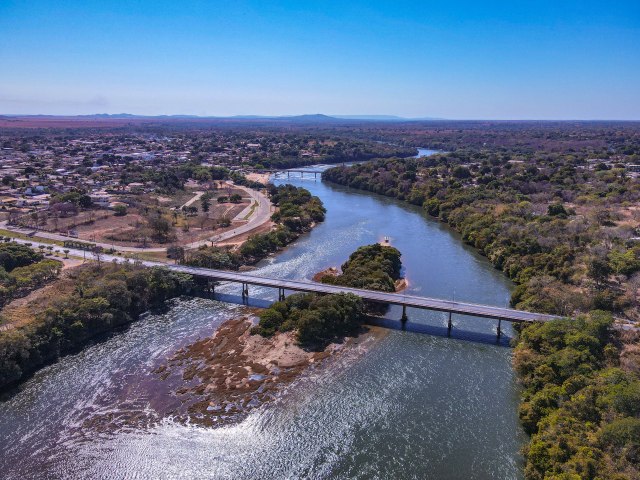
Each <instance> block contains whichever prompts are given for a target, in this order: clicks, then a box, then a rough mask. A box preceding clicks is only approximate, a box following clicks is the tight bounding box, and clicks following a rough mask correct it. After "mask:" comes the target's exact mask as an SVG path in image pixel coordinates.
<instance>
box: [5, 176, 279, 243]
mask: <svg viewBox="0 0 640 480" xmlns="http://www.w3.org/2000/svg"><path fill="white" fill-rule="evenodd" d="M234 187H235V188H238V189H241V190H244V191H245V192H246V193H247V195H249V196H250V197H251V200H252V201H251V204H250V206H249V207H248V208H247V209H245V210H246V211H245V210H243V211H242V212H241V213H240V215H242V218H241V219H240V220H238V221H246V223H245V224H243V225H238V226H237V227H235V228H233V229H231V230H228V231H226V232H223V233H219V234H217V235H212V236H211V237H209V238H207V239H204V240H198V241H195V242H191V243H187V244H186V245H184V248H186V249H194V248H198V247H200V246H202V245H210V244H211V243H212V242H213V244H214V245H217V244H237V243H240V241H239V240H238V239H236V237H238V238H239V239H243V240H242V241H244V240H246V238H248V235H247V233H250V232H252V231H253V230H256V229H259V228H261V227H264V225H265V224H268V223H269V222H270V221H271V214H272V213H273V210H274V209H273V205H272V204H271V201H270V200H269V198H268V197H267V196H266V195H265V194H263V193H262V192H259V191H257V190H253V189H250V188H247V187H243V186H240V185H234ZM203 194H204V192H196V195H195V196H194V197H192V198H191V199H190V200H188V201H187V202H186V203H185V205H187V206H188V205H190V204H192V203H193V202H195V201H197V200H198V199H199V198H201V197H202V195H203ZM240 215H238V216H237V217H236V219H238V217H240ZM234 220H235V219H234ZM0 229H2V230H5V231H6V232H7V234H11V236H13V234H15V235H16V237H17V238H21V239H24V240H28V241H29V242H31V241H35V240H37V241H40V242H43V243H55V244H58V245H62V242H65V241H69V240H78V239H76V238H73V237H69V236H66V235H61V234H57V233H50V232H44V231H35V233H34V230H33V229H28V228H22V227H16V226H12V225H8V224H7V221H6V220H5V221H2V222H0ZM261 231H264V228H262V229H261ZM87 243H92V244H94V245H96V246H98V247H102V248H104V249H106V250H109V249H112V248H113V249H115V250H118V251H120V252H129V253H163V252H166V251H167V247H148V248H143V247H130V246H124V245H117V244H114V243H104V242H87Z"/></svg>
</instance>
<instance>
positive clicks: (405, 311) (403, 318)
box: [400, 305, 409, 325]
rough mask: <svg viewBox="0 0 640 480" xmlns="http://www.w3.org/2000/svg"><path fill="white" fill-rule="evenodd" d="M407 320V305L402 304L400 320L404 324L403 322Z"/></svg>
mask: <svg viewBox="0 0 640 480" xmlns="http://www.w3.org/2000/svg"><path fill="white" fill-rule="evenodd" d="M408 320H409V317H407V306H406V305H402V318H400V321H401V322H402V324H403V325H404V324H405V323H407V321H408Z"/></svg>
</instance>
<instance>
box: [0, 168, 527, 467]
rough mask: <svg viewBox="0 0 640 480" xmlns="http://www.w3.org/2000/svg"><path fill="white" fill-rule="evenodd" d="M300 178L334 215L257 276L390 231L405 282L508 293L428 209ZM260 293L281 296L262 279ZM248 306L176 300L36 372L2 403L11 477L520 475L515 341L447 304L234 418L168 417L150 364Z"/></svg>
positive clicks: (440, 290) (334, 255)
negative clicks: (223, 422) (450, 316)
mask: <svg viewBox="0 0 640 480" xmlns="http://www.w3.org/2000/svg"><path fill="white" fill-rule="evenodd" d="M289 182H290V183H294V184H297V185H303V186H305V187H306V188H308V189H310V190H311V191H312V192H313V193H314V194H316V195H319V196H320V197H321V198H322V199H323V201H324V202H325V205H326V206H327V208H328V214H327V219H326V221H325V222H324V223H323V224H321V225H319V226H318V227H317V228H316V229H315V230H314V231H313V232H311V233H310V234H309V235H305V236H304V237H302V238H301V239H299V240H298V241H297V242H296V244H295V245H293V246H292V247H291V248H289V249H288V250H287V251H285V252H283V253H282V254H280V255H278V256H276V257H273V258H271V259H269V260H268V261H266V262H264V265H262V266H261V267H260V269H259V271H260V273H264V274H265V275H271V276H279V277H287V278H310V277H311V276H312V275H313V274H314V273H315V272H317V271H319V270H321V269H323V268H325V267H328V266H333V265H339V264H340V263H341V262H342V261H344V259H345V258H346V255H347V254H348V253H350V252H351V251H352V250H354V249H355V248H356V247H357V246H359V245H362V244H365V243H371V242H374V241H377V240H380V239H381V238H383V237H384V236H389V237H390V238H391V241H392V244H394V245H395V246H396V247H398V248H399V249H400V250H401V251H402V253H403V262H404V264H405V267H406V268H405V270H406V271H405V274H406V276H407V278H408V279H409V282H410V287H409V290H408V293H412V294H418V295H429V296H441V297H445V298H456V299H461V300H469V301H475V302H482V303H488V304H494V305H501V306H504V305H506V304H507V303H508V298H509V289H510V288H511V286H510V284H509V283H508V281H507V280H506V279H505V278H504V277H503V276H502V275H501V274H500V273H499V272H497V271H496V270H494V269H493V268H492V267H491V266H490V265H489V264H488V263H487V262H486V261H485V260H484V259H482V258H481V257H479V256H477V255H476V254H475V253H474V252H473V251H471V250H469V249H467V248H465V247H464V246H463V245H461V243H460V241H459V239H458V238H457V237H456V236H455V235H454V234H452V233H451V232H450V231H449V230H448V229H447V228H445V227H444V226H442V225H440V224H439V223H437V222H435V221H432V220H430V219H427V218H425V217H424V216H423V215H422V212H421V211H420V210H419V209H414V208H411V207H407V206H406V205H403V204H400V203H399V202H396V201H393V200H390V199H386V198H382V197H378V196H372V195H369V194H365V193H361V192H356V191H353V190H348V189H345V188H342V187H335V186H331V185H327V184H324V183H322V182H321V181H319V180H317V181H314V180H313V179H312V178H309V179H306V178H305V179H303V180H300V179H294V178H291V179H290V180H289ZM225 292H226V293H227V294H228V295H239V293H240V289H239V287H238V286H228V287H225ZM250 294H251V296H252V298H274V297H275V296H276V292H273V291H269V290H265V289H259V288H255V287H250ZM241 309H242V307H240V306H238V305H234V304H231V303H222V302H216V301H210V300H204V299H192V300H187V301H179V302H175V304H174V306H173V308H171V309H170V310H169V312H168V313H166V314H164V315H148V316H147V317H145V318H144V319H143V320H141V321H139V322H137V323H135V324H133V325H131V326H130V327H129V328H127V329H125V330H123V331H122V332H117V333H115V334H113V335H111V336H110V337H109V338H107V339H105V340H103V341H102V342H100V343H97V344H95V345H93V346H91V347H89V348H87V349H85V350H83V351H82V352H80V353H78V354H76V355H71V356H68V357H65V358H64V359H62V360H61V361H60V362H59V363H57V364H55V365H52V366H50V367H47V368H45V369H43V370H41V371H40V372H38V373H37V374H36V375H35V376H34V377H33V378H32V379H31V380H29V381H28V382H26V383H25V384H24V385H23V386H22V387H21V388H20V390H19V391H18V392H16V393H15V395H14V396H13V397H12V398H10V399H9V400H7V401H5V402H3V403H1V404H0V434H1V435H0V454H1V455H0V472H2V477H3V478H15V479H18V478H109V479H110V478H113V479H116V478H118V479H119V478H149V479H156V478H167V479H168V478H229V479H244V478H247V479H269V478H274V479H275V478H363V479H364V478H367V479H369V478H381V479H387V478H416V479H422V478H434V479H448V478H451V479H457V478H464V479H466V478H476V479H484V478H496V479H508V478H520V477H521V475H520V473H519V471H520V464H519V462H520V457H519V455H518V450H519V448H520V447H521V445H522V443H523V441H524V437H523V433H522V431H521V429H520V427H519V425H518V420H517V415H516V408H517V394H518V392H517V388H516V385H515V382H514V375H513V372H512V370H511V367H510V359H511V353H512V352H511V350H510V349H509V348H508V347H507V346H506V344H507V342H508V340H507V339H505V340H503V341H502V342H500V344H497V343H496V342H495V323H493V322H491V321H488V320H483V319H472V318H455V317H454V324H455V328H454V330H453V332H452V338H447V337H446V336H442V335H443V334H445V333H446V329H445V328H444V327H446V323H447V319H446V316H445V314H442V313H434V312H422V311H413V310H409V317H410V323H409V326H410V328H409V329H408V330H412V329H417V328H416V326H421V329H424V330H428V331H430V332H432V333H435V334H436V335H424V334H418V333H413V332H411V331H399V330H391V331H390V333H389V335H387V336H386V337H385V338H383V339H382V340H381V341H380V342H378V343H376V344H374V346H373V347H371V349H370V350H369V351H367V352H366V354H363V355H356V354H355V353H354V354H353V355H346V356H344V357H340V358H338V359H337V360H335V361H334V362H332V363H331V364H330V365H329V366H328V367H327V368H324V369H319V370H316V371H313V372H311V373H310V374H309V375H307V376H306V377H304V378H303V379H301V380H300V381H299V382H297V383H296V384H294V385H293V386H292V387H290V388H289V389H288V390H287V391H286V392H285V394H284V395H282V396H281V397H280V398H279V399H278V400H277V401H276V402H274V403H272V404H269V405H266V406H263V407H261V408H259V409H257V410H254V411H253V412H252V413H251V414H250V415H249V417H248V418H247V419H246V420H244V421H242V422H241V423H240V424H237V425H234V426H230V427H222V428H213V429H205V428H201V427H190V426H184V425H180V424H177V423H174V422H172V421H171V419H170V418H166V416H165V415H164V414H163V412H165V411H167V410H168V409H170V407H171V403H172V402H173V401H174V400H173V399H172V398H170V397H168V396H167V395H165V393H166V392H167V391H169V386H167V385H165V384H163V383H162V382H159V381H158V379H157V377H156V376H155V375H153V374H151V372H152V370H153V369H154V368H156V367H157V366H158V365H159V364H161V363H162V362H163V360H164V359H166V358H167V357H168V356H169V355H170V354H171V353H172V352H174V351H175V350H176V349H178V348H180V347H181V346H183V345H186V344H188V343H190V342H192V341H193V340H195V339H197V338H200V337H203V336H205V335H209V334H211V333H212V332H213V331H214V330H215V328H216V327H217V326H218V325H219V324H220V323H221V322H223V321H224V320H226V319H228V318H231V317H233V316H234V315H235V314H236V313H237V312H239V311H240V310H241ZM400 313H401V312H400V311H399V310H398V309H391V310H390V312H389V315H388V316H389V317H390V318H399V317H400ZM505 330H506V332H507V333H509V331H510V330H509V328H508V327H507V328H506V329H505ZM463 338H466V339H472V340H473V341H468V340H462V339H463ZM136 422H137V423H138V424H139V425H140V426H139V427H135V424H136ZM132 425H133V426H132Z"/></svg>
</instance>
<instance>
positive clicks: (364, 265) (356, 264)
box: [322, 243, 402, 292]
mask: <svg viewBox="0 0 640 480" xmlns="http://www.w3.org/2000/svg"><path fill="white" fill-rule="evenodd" d="M400 256H401V254H400V251H399V250H398V249H396V248H393V247H385V246H382V245H380V244H378V243H376V244H373V245H366V246H364V247H360V248H358V249H357V250H356V251H355V252H353V253H352V254H351V255H350V256H349V260H347V261H346V262H345V263H343V264H342V273H341V274H340V275H324V276H323V277H322V283H330V284H332V285H343V286H345V287H354V288H366V289H368V290H380V291H383V292H395V290H396V288H395V282H396V280H398V279H399V278H400V270H401V268H402V262H401V261H400Z"/></svg>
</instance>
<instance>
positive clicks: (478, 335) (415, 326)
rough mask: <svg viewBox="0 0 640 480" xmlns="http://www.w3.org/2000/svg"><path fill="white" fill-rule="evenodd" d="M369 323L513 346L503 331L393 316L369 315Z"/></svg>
mask: <svg viewBox="0 0 640 480" xmlns="http://www.w3.org/2000/svg"><path fill="white" fill-rule="evenodd" d="M367 323H368V324H369V325H374V326H376V327H383V328H388V329H390V330H402V331H405V332H411V333H420V334H424V335H431V336H434V337H449V338H452V339H455V340H465V341H467V342H474V343H484V344H487V345H497V346H499V347H511V337H509V336H508V335H505V334H504V333H502V335H500V338H498V336H497V335H496V334H491V333H482V332H472V331H470V330H463V329H460V328H456V327H455V324H454V327H453V328H452V329H451V331H449V330H448V329H447V328H446V327H442V326H438V325H428V324H424V323H415V322H411V321H407V322H404V323H403V322H401V321H400V320H394V319H392V318H382V317H369V319H368V320H367Z"/></svg>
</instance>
